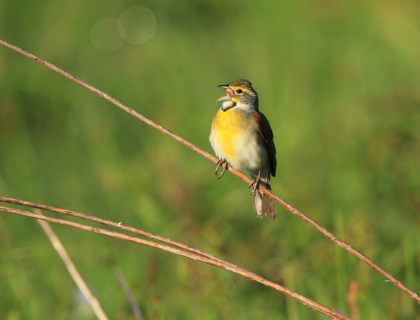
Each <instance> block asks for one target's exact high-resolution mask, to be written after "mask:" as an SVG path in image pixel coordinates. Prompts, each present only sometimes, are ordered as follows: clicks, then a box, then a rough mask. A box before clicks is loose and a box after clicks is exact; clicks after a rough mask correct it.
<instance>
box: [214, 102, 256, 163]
mask: <svg viewBox="0 0 420 320" xmlns="http://www.w3.org/2000/svg"><path fill="white" fill-rule="evenodd" d="M249 130H250V123H249V120H248V117H247V116H246V114H244V113H243V112H241V111H237V110H236V109H234V108H233V109H229V110H227V111H222V110H219V111H218V112H217V113H216V114H215V116H214V118H213V123H212V132H211V135H210V142H211V144H212V147H213V149H214V150H215V152H216V154H217V156H219V158H226V159H227V160H228V161H229V160H230V161H234V160H235V159H236V158H237V153H238V151H239V149H238V146H239V145H241V144H242V142H243V140H244V139H246V137H247V136H248V134H249Z"/></svg>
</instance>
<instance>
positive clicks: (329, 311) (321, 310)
mask: <svg viewBox="0 0 420 320" xmlns="http://www.w3.org/2000/svg"><path fill="white" fill-rule="evenodd" d="M0 211H4V212H9V213H14V214H18V215H22V216H26V217H30V218H35V219H40V220H44V221H49V222H53V223H57V224H61V225H64V226H68V227H73V228H77V229H81V230H85V231H90V232H94V233H98V234H102V235H106V236H110V237H114V238H118V239H122V240H126V241H131V242H134V243H138V244H142V245H145V246H149V247H152V248H157V249H160V250H164V251H168V252H171V253H174V254H178V255H181V256H184V257H187V258H190V259H193V260H197V261H201V262H204V263H207V264H210V265H213V266H216V267H219V268H222V269H225V270H229V271H231V272H233V273H237V274H240V275H242V276H244V277H246V278H248V279H251V280H254V281H257V282H260V283H262V284H264V285H266V286H268V287H271V288H273V289H275V290H277V291H279V292H281V293H283V294H285V295H288V296H289V297H292V298H293V299H296V300H297V301H299V302H301V303H302V304H304V305H306V306H308V307H310V308H312V309H313V310H315V311H318V312H319V313H321V314H323V315H325V316H327V317H329V318H331V319H340V320H341V319H343V320H348V319H349V318H347V317H345V316H343V315H342V314H340V313H338V312H337V311H334V310H332V309H330V308H327V307H325V306H323V305H321V304H319V303H317V302H315V301H313V300H311V299H308V298H306V297H304V296H302V295H300V294H298V293H296V292H294V291H292V290H289V289H287V288H285V287H283V286H280V285H278V284H277V283H274V282H271V281H269V280H267V279H264V278H263V277H260V276H259V275H256V274H255V273H252V272H249V271H247V270H245V269H242V268H238V267H232V266H230V265H229V264H227V263H222V262H219V261H215V260H213V259H209V258H206V257H203V256H201V255H197V254H195V253H192V252H189V251H184V250H181V249H177V248H172V247H169V246H166V245H162V244H159V243H156V242H152V241H148V240H143V239H139V238H136V237H131V236H127V235H125V234H122V233H118V232H115V231H109V230H105V229H100V228H95V227H91V226H86V225H83V224H79V223H75V222H71V221H66V220H61V219H56V218H52V217H48V216H44V215H42V214H36V213H32V212H28V211H23V210H20V209H14V208H9V207H4V206H0Z"/></svg>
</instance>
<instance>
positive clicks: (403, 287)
mask: <svg viewBox="0 0 420 320" xmlns="http://www.w3.org/2000/svg"><path fill="white" fill-rule="evenodd" d="M0 44H3V45H4V46H6V47H8V48H10V49H13V50H15V51H17V52H19V53H21V54H23V55H24V56H26V57H28V58H30V59H32V60H35V61H36V62H39V63H40V64H42V65H44V66H46V67H48V68H50V69H51V70H54V71H56V72H58V73H59V74H61V75H63V76H65V77H67V78H69V79H71V80H73V81H75V82H77V83H78V84H80V85H82V86H83V87H85V88H87V89H89V90H90V91H92V92H95V93H96V94H98V95H99V96H101V97H102V98H104V99H106V100H108V101H109V102H111V103H113V104H114V105H116V106H117V107H119V108H121V109H123V110H124V111H126V112H128V113H130V114H131V115H133V116H134V117H136V118H138V119H140V120H142V121H144V122H146V123H147V124H148V125H150V126H152V127H153V128H155V129H157V130H159V131H161V132H163V133H165V134H167V135H168V136H170V137H172V138H173V139H175V140H176V141H178V142H180V143H182V144H184V145H186V146H187V147H188V148H190V149H192V150H194V151H196V152H198V153H199V154H201V155H202V156H204V157H206V158H207V159H209V160H210V161H213V162H214V163H217V161H218V159H217V158H215V157H213V156H212V155H211V154H209V153H207V152H205V151H204V150H202V149H200V148H198V147H197V146H195V145H193V144H192V143H190V142H188V141H187V140H185V139H182V138H181V137H180V136H178V135H176V134H174V133H172V132H171V131H169V130H168V129H165V128H163V127H162V126H160V125H158V124H157V123H155V122H153V121H152V120H150V119H148V118H146V117H145V116H143V115H141V114H140V113H138V112H136V111H134V110H133V109H131V108H129V107H127V106H126V105H124V104H122V103H121V102H119V101H118V100H116V99H114V98H112V97H111V96H110V95H108V94H106V93H105V92H102V91H101V90H99V89H97V88H95V87H93V86H91V85H90V84H88V83H86V82H84V81H82V80H80V79H79V78H77V77H75V76H73V75H71V74H70V73H68V72H65V71H64V70H62V69H60V68H58V67H56V66H55V65H53V64H51V63H49V62H47V61H45V60H42V59H40V58H38V57H37V56H35V55H33V54H31V53H29V52H27V51H25V50H22V49H21V48H19V47H16V46H14V45H12V44H10V43H8V42H6V41H4V40H2V39H0ZM225 166H226V164H225V165H224V167H225ZM227 170H228V171H229V172H231V173H233V174H234V175H236V176H237V177H239V178H241V179H242V180H244V181H246V182H247V183H248V184H249V183H251V181H252V180H251V179H249V178H248V177H246V176H245V175H243V174H242V173H240V172H239V171H237V170H235V169H233V168H232V167H231V166H228V168H227ZM259 189H260V190H261V191H262V192H264V193H265V194H267V195H268V196H269V197H270V198H272V199H274V200H275V201H277V202H278V203H280V204H281V205H282V206H284V207H285V208H286V209H288V210H289V211H290V212H292V213H293V214H295V215H297V216H298V217H300V218H301V219H303V220H304V221H306V222H307V223H309V224H310V225H311V226H313V227H314V228H315V229H317V230H318V231H320V232H322V233H323V234H324V235H325V236H326V237H328V238H330V239H331V240H332V241H334V242H335V243H336V244H338V245H339V246H341V247H342V248H344V249H346V250H347V251H348V252H350V253H351V254H353V255H355V256H356V257H358V258H359V259H361V260H362V261H364V262H365V263H367V264H368V265H370V266H371V267H372V268H374V269H375V270H376V271H378V272H379V273H381V274H382V275H383V276H384V277H386V278H388V279H389V280H390V281H391V282H393V283H394V284H395V285H396V286H397V287H399V288H400V289H401V290H403V291H404V292H406V293H407V294H409V295H410V296H411V297H412V298H413V299H415V300H416V301H417V302H418V303H420V296H419V295H418V294H416V293H415V292H414V291H412V290H411V289H410V288H408V287H407V286H406V285H405V284H403V283H402V282H401V281H399V280H398V279H396V278H395V277H394V276H392V275H391V274H390V273H388V272H387V271H385V270H384V269H382V268H381V267H380V266H378V265H377V264H376V263H374V262H373V261H372V260H370V259H369V258H368V257H366V256H365V255H363V254H362V253H360V252H359V251H357V250H356V249H354V248H352V247H351V246H350V245H349V244H347V243H346V242H344V241H343V240H341V239H340V238H338V237H336V236H335V235H334V234H332V233H331V232H329V231H328V230H326V229H325V228H323V227H322V226H320V225H319V224H318V223H316V222H315V221H314V220H312V219H310V218H309V217H307V216H306V215H304V214H303V213H302V212H300V211H299V210H297V209H296V208H294V207H292V206H291V205H290V204H288V203H287V202H286V201H284V200H283V199H281V198H280V197H278V196H276V195H275V194H274V193H272V192H271V191H269V190H267V189H265V188H264V187H263V186H261V185H260V186H259Z"/></svg>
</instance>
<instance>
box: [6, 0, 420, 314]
mask: <svg viewBox="0 0 420 320" xmlns="http://www.w3.org/2000/svg"><path fill="white" fill-rule="evenodd" d="M136 5H141V6H144V7H146V8H148V9H149V10H150V11H151V12H152V13H153V14H154V17H155V18H156V22H157V28H156V32H155V34H154V36H153V37H152V38H151V39H150V40H149V41H147V42H145V43H143V44H141V45H134V44H132V43H130V42H128V41H124V43H122V44H121V46H120V47H118V48H115V49H116V50H114V51H102V50H99V49H98V47H97V46H95V45H94V42H93V41H92V37H91V35H92V34H93V33H92V30H94V29H93V28H94V26H95V25H96V23H97V22H98V21H100V20H101V19H103V18H105V17H110V18H113V19H118V18H119V17H120V15H121V14H122V13H123V12H125V11H126V10H127V9H129V8H131V7H133V6H136ZM95 30H97V29H95ZM99 30H100V29H99ZM110 32H111V31H110ZM0 38H3V39H5V40H6V41H9V42H11V43H13V44H15V45H17V46H19V47H21V48H23V49H25V50H27V51H29V52H31V53H33V54H35V55H37V56H39V57H41V58H42V59H45V60H47V61H49V62H51V63H53V64H55V65H57V66H58V67H60V68H63V69H64V70H66V71H68V72H70V73H72V74H73V75H75V76H77V77H79V78H81V79H82V80H84V81H86V82H88V83H90V84H92V85H94V86H96V87H98V88H99V89H101V90H103V91H105V92H106V93H108V94H110V95H111V96H113V97H115V98H116V99H118V100H120V101H121V102H123V103H125V104H126V105H128V106H129V107H131V108H133V109H135V110H136V111H138V112H140V113H141V114H143V115H145V116H146V117H148V118H150V119H152V120H153V121H155V122H157V123H158V124H160V125H162V126H163V127H165V128H167V129H169V130H171V131H172V132H174V133H176V134H178V135H180V136H181V137H183V138H185V139H187V140H188V141H190V142H192V143H193V144H195V145H197V146H199V147H200V148H203V149H204V150H206V151H208V152H211V153H213V152H212V150H211V147H210V143H209V142H208V136H209V133H210V124H211V120H212V116H213V114H214V113H215V112H216V110H217V109H218V108H219V107H220V105H219V104H216V103H215V100H216V99H217V98H219V97H220V96H222V95H223V91H222V90H221V89H220V88H217V87H216V86H217V85H219V84H224V83H227V82H230V81H232V80H235V79H238V78H245V79H249V80H251V82H252V83H253V84H254V88H255V89H256V90H257V92H258V93H259V96H260V109H261V111H262V112H263V113H265V115H266V116H267V117H268V119H269V120H270V123H271V126H272V128H273V131H274V136H275V142H276V146H277V151H278V155H277V158H278V169H277V170H278V171H277V172H278V174H277V177H276V178H274V179H273V181H272V188H273V191H274V192H275V193H276V194H277V195H279V196H280V197H281V198H283V199H284V200H286V201H287V202H289V203H290V204H292V205H293V206H295V207H297V208H298V209H300V210H301V211H303V212H304V213H305V214H307V215H308V216H309V217H311V218H312V219H314V220H315V221H317V222H318V223H320V224H321V225H322V226H324V227H325V228H327V229H328V230H330V231H332V232H333V233H334V234H336V235H337V236H339V237H340V238H342V239H343V240H344V241H346V242H348V243H349V244H351V245H352V246H353V247H354V248H356V249H357V250H359V251H361V252H362V253H364V254H365V255H367V256H368V257H370V258H371V259H373V261H375V262H376V263H378V264H379V265H380V266H382V267H383V268H384V269H385V270H387V271H389V272H390V273H391V274H393V275H394V276H396V277H397V278H398V279H399V280H401V281H402V282H404V283H405V284H407V285H408V286H409V287H410V288H411V289H413V290H414V291H416V292H420V281H419V276H420V217H419V212H420V166H419V164H420V90H419V88H420V3H419V2H418V1H414V0H400V1H398V2H396V1H387V0H385V1H384V0H370V1H359V0H356V1H345V0H338V1H337V0H311V1H292V0H285V1H259V2H256V1H236V0H233V1H229V2H225V1H214V0H213V1H210V0H207V1H204V0H199V1H174V0H172V1H142V2H136V1H128V0H127V1H126V0H122V1H96V0H94V1H81V0H72V1H46V0H41V1H26V0H14V1H7V0H1V1H0ZM105 40H106V37H105ZM0 112H1V116H0V195H1V196H5V197H13V198H17V199H23V200H27V201H33V202H37V203H42V204H46V205H51V206H57V207H60V208H66V209H70V210H75V211H79V212H83V213H86V214H90V215H95V216H99V217H102V218H106V219H110V220H112V221H116V222H119V221H121V222H122V223H123V224H125V225H130V226H133V227H137V228H140V229H143V230H146V231H148V232H152V233H155V234H159V235H161V236H164V237H168V238H171V239H174V240H177V241H180V242H183V243H186V244H188V245H191V246H193V247H196V248H200V249H202V250H205V251H208V252H210V253H212V254H215V255H217V256H219V257H222V258H224V259H226V260H228V261H230V262H232V263H235V264H238V265H240V266H241V267H244V268H246V269H248V270H250V271H252V272H255V273H257V274H259V275H262V276H264V277H266V278H268V279H270V280H273V281H275V282H277V283H279V284H281V285H284V286H286V287H288V288H289V289H292V290H295V291H297V292H298V293H300V294H302V295H304V296H307V297H308V298H311V299H313V300H315V301H317V302H319V303H322V304H324V305H326V306H329V307H331V308H334V309H336V310H339V311H340V312H342V313H343V314H345V315H346V316H349V317H350V316H352V317H354V318H355V319H357V315H356V313H355V312H354V311H353V313H352V312H351V310H350V309H351V308H350V305H349V303H348V301H347V295H348V292H349V288H350V285H351V283H354V284H356V285H357V286H358V291H357V300H356V307H357V308H358V310H359V312H360V319H420V316H419V314H420V306H419V305H418V304H416V303H415V302H414V300H412V299H411V298H410V297H409V296H408V295H407V294H405V293H403V292H402V291H401V290H399V289H398V288H396V287H395V286H394V285H393V284H392V283H390V282H386V281H385V280H386V279H385V278H384V277H383V276H381V275H379V274H378V273H377V272H375V271H374V270H373V269H372V268H370V267H368V266H367V265H366V264H364V263H363V262H361V261H360V260H358V259H357V258H355V257H354V256H352V255H350V254H349V253H348V252H346V251H345V250H344V249H342V248H340V247H338V246H337V245H335V244H334V243H333V242H331V241H330V240H329V239H328V238H326V237H325V236H323V235H322V234H321V233H320V232H318V231H316V230H315V229H313V228H312V227H310V226H309V225H308V224H306V223H305V222H303V221H302V220H301V219H299V218H297V217H296V216H294V215H293V214H291V213H290V212H289V211H287V210H286V209H284V208H282V207H280V206H279V205H278V206H277V210H278V214H279V217H278V219H277V220H276V221H275V222H273V221H271V220H269V219H267V218H265V219H263V220H259V219H257V218H256V217H255V213H254V209H253V205H252V198H251V197H250V196H249V190H248V189H246V184H245V182H243V181H242V180H240V179H238V178H236V177H234V176H232V175H231V174H226V175H225V176H224V178H223V179H221V180H217V179H216V177H215V175H214V169H215V165H214V164H213V163H211V162H210V161H208V160H206V159H205V158H203V157H202V156H200V155H198V154H197V153H195V152H193V151H191V150H190V149H188V148H186V147H185V146H183V145H181V144H179V143H177V142H175V141H174V140H172V139H171V138H169V137H167V136H165V135H164V134H162V133H161V132H159V131H157V130H155V129H153V128H151V127H149V126H147V125H146V124H145V123H143V122H141V121H139V120H137V119H136V118H134V117H132V116H131V115H129V114H127V113H125V112H123V111H122V110H120V109H119V108H117V107H115V106H114V105H112V104H110V103H109V102H107V101H105V100H104V99H102V98H100V97H99V96H97V95H95V94H93V93H92V92H90V91H88V90H86V89H84V88H82V87H81V86H79V85H77V84H75V83H73V82H71V81H70V80H68V79H66V78H64V77H63V76H61V75H59V74H57V73H54V72H52V71H50V70H49V69H47V68H45V67H43V66H41V65H40V64H38V63H36V62H34V61H32V60H30V59H28V58H26V57H24V56H22V55H20V54H18V53H16V52H14V51H12V50H10V49H8V48H6V47H3V46H1V47H0ZM52 215H53V216H57V217H58V216H59V215H54V214H52ZM60 218H61V217H60ZM70 220H73V221H77V220H76V219H70ZM82 222H83V221H82ZM52 227H53V228H54V230H55V231H56V232H57V233H58V234H59V236H60V238H61V240H62V242H63V244H64V245H65V246H66V248H67V249H68V251H69V253H70V255H71V257H72V258H73V259H74V262H75V264H76V266H77V267H78V268H79V270H80V272H81V274H82V275H83V276H84V278H85V280H86V281H87V282H88V284H89V285H90V286H91V287H92V288H93V289H94V290H95V292H96V293H97V295H98V297H99V300H100V301H101V302H102V304H103V305H104V308H105V311H106V312H107V313H108V315H109V316H110V318H112V319H134V317H133V315H132V312H131V309H130V307H129V303H128V301H127V299H126V298H125V296H124V293H123V291H122V289H121V287H120V285H119V283H118V281H117V279H116V277H115V273H114V271H115V268H117V267H119V268H121V270H122V272H123V274H124V275H125V277H126V278H127V281H128V282H129V284H130V286H131V288H132V290H133V293H134V295H135V297H136V299H137V301H138V302H139V304H140V306H141V308H142V310H143V312H144V314H145V317H146V319H172V320H175V319H204V320H207V319H209V320H210V319H262V318H265V319H292V320H296V319H323V317H322V316H321V315H319V314H318V313H316V312H315V311H313V310H311V309H309V308H307V307H305V306H303V305H301V304H299V303H297V302H296V301H294V300H292V299H290V298H286V297H285V296H283V295H282V294H280V293H278V292H276V291H274V290H272V289H270V288H267V287H265V286H263V285H261V284H258V283H255V282H252V281H249V280H247V279H245V278H242V277H240V276H238V275H234V274H231V273H229V272H227V271H224V270H221V269H218V268H215V267H212V266H209V265H206V264H202V263H199V262H196V261H192V260H189V259H186V258H183V257H179V256H175V255H173V254H169V253H166V252H163V251H160V250H156V249H151V248H149V247H143V246H140V245H135V244H133V243H128V242H124V241H121V240H116V239H113V238H108V237H104V236H100V235H97V234H93V233H87V232H84V231H80V230H76V229H72V228H68V227H63V226H58V225H53V226H52ZM74 289H75V284H74V282H73V280H72V279H71V278H70V276H69V275H68V273H67V271H66V269H65V268H64V265H63V263H62V261H61V260H60V258H59V257H58V255H57V253H56V252H55V251H54V249H53V248H52V246H51V244H50V243H49V241H48V240H47V238H46V236H45V234H44V233H43V231H42V230H41V228H40V226H39V225H38V223H37V222H36V221H35V220H33V219H29V218H24V217H20V216H16V215H11V214H8V213H1V214H0V318H1V319H7V320H17V319H89V318H90V316H89V315H84V316H82V315H78V312H80V309H81V308H82V307H83V306H82V305H81V304H80V303H78V302H76V301H75V300H74V298H73V292H74Z"/></svg>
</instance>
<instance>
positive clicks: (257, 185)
mask: <svg viewBox="0 0 420 320" xmlns="http://www.w3.org/2000/svg"><path fill="white" fill-rule="evenodd" d="M260 178H261V171H260V172H259V173H258V177H257V179H255V180H252V181H251V183H250V184H249V185H248V188H250V187H251V186H252V185H254V187H253V188H252V192H251V194H250V196H255V193H256V192H257V189H258V187H259V186H260Z"/></svg>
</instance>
